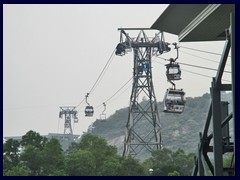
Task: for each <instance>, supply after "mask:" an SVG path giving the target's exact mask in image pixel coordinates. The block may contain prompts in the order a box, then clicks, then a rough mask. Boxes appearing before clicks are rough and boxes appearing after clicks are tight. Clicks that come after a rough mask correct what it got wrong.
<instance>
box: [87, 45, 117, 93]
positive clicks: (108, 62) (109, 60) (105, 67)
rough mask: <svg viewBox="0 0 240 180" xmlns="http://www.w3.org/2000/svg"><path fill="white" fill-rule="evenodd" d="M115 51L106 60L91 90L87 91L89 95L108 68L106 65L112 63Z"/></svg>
mask: <svg viewBox="0 0 240 180" xmlns="http://www.w3.org/2000/svg"><path fill="white" fill-rule="evenodd" d="M115 50H116V48H114V50H113V52H112V54H111V56H110V58H109V59H108V61H107V63H106V64H105V66H104V68H103V70H102V71H101V73H100V75H99V76H98V78H97V80H96V81H95V83H94V85H93V86H92V88H91V90H90V91H89V94H91V93H92V92H93V90H94V89H95V88H96V85H97V83H98V81H99V80H100V78H101V77H102V75H103V73H104V71H105V70H106V69H107V67H109V66H108V64H110V63H111V62H112V61H111V60H112V59H113V58H112V57H113V55H114V52H115Z"/></svg>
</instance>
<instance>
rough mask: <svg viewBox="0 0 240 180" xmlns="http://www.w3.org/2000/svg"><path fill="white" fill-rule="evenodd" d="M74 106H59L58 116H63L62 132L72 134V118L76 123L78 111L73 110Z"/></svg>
mask: <svg viewBox="0 0 240 180" xmlns="http://www.w3.org/2000/svg"><path fill="white" fill-rule="evenodd" d="M75 108H76V107H73V106H64V107H60V112H59V118H63V116H64V117H65V122H64V134H71V135H73V130H72V124H71V122H72V120H73V122H74V123H78V117H77V114H78V112H77V111H76V110H75Z"/></svg>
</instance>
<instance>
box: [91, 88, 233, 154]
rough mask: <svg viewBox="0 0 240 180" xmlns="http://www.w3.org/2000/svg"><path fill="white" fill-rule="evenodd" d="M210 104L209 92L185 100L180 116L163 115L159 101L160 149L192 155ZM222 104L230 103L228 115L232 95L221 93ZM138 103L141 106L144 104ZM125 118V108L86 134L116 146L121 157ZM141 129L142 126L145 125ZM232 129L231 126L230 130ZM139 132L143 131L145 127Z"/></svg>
mask: <svg viewBox="0 0 240 180" xmlns="http://www.w3.org/2000/svg"><path fill="white" fill-rule="evenodd" d="M210 101H211V96H210V94H209V93H206V94H203V95H202V96H200V97H194V98H192V97H187V98H186V106H185V109H184V112H183V113H182V114H171V113H164V112H162V110H163V102H159V103H158V107H159V112H160V123H161V126H162V131H161V134H162V143H163V146H164V147H166V148H168V149H171V150H173V151H175V150H177V149H178V148H181V149H183V150H184V151H185V152H187V153H191V152H192V153H195V152H196V149H197V144H198V142H199V132H201V131H202V129H203V126H204V123H205V121H206V116H207V113H208V109H209V106H210ZM222 101H228V102H229V112H231V111H232V94H231V93H225V92H224V93H222ZM141 103H144V101H142V102H141ZM127 118H128V108H122V109H119V110H117V111H116V112H115V114H113V115H111V116H110V117H109V118H108V119H106V120H100V119H97V120H96V121H95V122H94V123H93V125H92V126H93V127H94V128H91V130H90V129H89V130H88V131H91V133H93V134H96V135H99V136H101V137H103V138H105V139H106V140H107V141H108V143H109V144H112V145H116V146H117V147H118V151H119V154H121V153H122V151H123V139H124V136H125V131H126V124H127ZM142 127H144V124H143V125H142ZM231 129H232V126H231V125H230V131H231ZM142 131H144V128H143V129H142Z"/></svg>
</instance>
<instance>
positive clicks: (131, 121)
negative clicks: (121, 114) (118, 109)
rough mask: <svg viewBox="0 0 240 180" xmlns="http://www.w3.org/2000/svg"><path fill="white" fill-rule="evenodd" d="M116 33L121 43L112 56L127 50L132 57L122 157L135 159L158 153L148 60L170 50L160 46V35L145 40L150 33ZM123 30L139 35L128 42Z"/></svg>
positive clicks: (157, 121) (156, 117)
mask: <svg viewBox="0 0 240 180" xmlns="http://www.w3.org/2000/svg"><path fill="white" fill-rule="evenodd" d="M119 30H121V35H120V38H121V39H120V43H119V44H118V46H117V49H116V55H124V54H125V53H126V52H127V51H128V50H131V49H133V53H134V68H133V86H132V93H131V97H130V106H129V113H128V121H127V125H126V128H127V130H126V134H125V138H124V150H123V156H127V155H131V156H136V155H138V154H139V153H140V152H141V151H142V150H143V149H144V148H146V149H147V150H148V151H150V152H152V150H154V149H161V125H160V117H159V112H158V106H157V100H156V96H155V93H154V87H153V81H152V63H151V58H152V55H159V54H162V53H163V52H167V51H169V50H170V48H168V44H167V43H165V42H164V38H163V34H162V33H160V32H158V33H157V34H155V37H154V38H152V39H150V38H148V37H147V34H146V33H145V31H146V30H152V29H135V28H125V29H123V28H120V29H119ZM126 30H138V31H140V32H139V34H138V36H137V38H131V37H130V36H129V34H127V33H126V32H125V31H126ZM160 35H161V37H160ZM124 37H125V39H124ZM143 96H144V97H145V100H144V101H143V102H140V100H141V98H139V97H143ZM139 99H140V100H139ZM146 122H147V123H146ZM143 124H144V127H143Z"/></svg>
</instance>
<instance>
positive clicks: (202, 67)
mask: <svg viewBox="0 0 240 180" xmlns="http://www.w3.org/2000/svg"><path fill="white" fill-rule="evenodd" d="M157 58H160V59H163V60H165V61H169V59H166V58H162V57H157ZM178 64H182V65H186V66H192V67H196V68H201V69H207V70H212V71H218V70H217V69H214V68H208V67H204V66H198V65H192V64H187V63H180V62H179V63H178ZM223 72H225V73H231V72H230V71H223Z"/></svg>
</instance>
